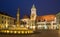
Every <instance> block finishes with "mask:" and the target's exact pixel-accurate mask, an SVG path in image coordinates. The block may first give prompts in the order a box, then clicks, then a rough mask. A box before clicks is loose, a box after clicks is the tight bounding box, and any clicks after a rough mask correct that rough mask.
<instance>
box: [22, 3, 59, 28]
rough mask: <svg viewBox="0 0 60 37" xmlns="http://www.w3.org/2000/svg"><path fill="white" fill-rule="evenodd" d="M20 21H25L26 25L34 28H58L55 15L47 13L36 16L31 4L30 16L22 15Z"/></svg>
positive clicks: (34, 8)
mask: <svg viewBox="0 0 60 37" xmlns="http://www.w3.org/2000/svg"><path fill="white" fill-rule="evenodd" d="M21 21H23V22H25V26H26V27H30V28H33V29H35V28H36V27H37V29H58V25H57V21H56V15H54V14H49V15H44V16H38V15H37V13H36V7H35V5H34V4H33V6H32V8H31V14H30V18H29V17H28V16H26V15H25V16H24V18H23V19H21Z"/></svg>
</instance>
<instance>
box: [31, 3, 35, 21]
mask: <svg viewBox="0 0 60 37" xmlns="http://www.w3.org/2000/svg"><path fill="white" fill-rule="evenodd" d="M30 18H31V20H35V19H36V8H35V6H34V4H33V6H32V8H31V17H30Z"/></svg>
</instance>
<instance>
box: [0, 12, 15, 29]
mask: <svg viewBox="0 0 60 37" xmlns="http://www.w3.org/2000/svg"><path fill="white" fill-rule="evenodd" d="M11 25H15V18H13V17H11V16H9V15H8V14H6V13H3V12H0V26H2V28H8V26H11Z"/></svg>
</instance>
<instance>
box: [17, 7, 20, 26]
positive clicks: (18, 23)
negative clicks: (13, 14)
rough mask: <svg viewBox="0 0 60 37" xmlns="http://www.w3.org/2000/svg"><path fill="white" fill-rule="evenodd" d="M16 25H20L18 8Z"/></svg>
mask: <svg viewBox="0 0 60 37" xmlns="http://www.w3.org/2000/svg"><path fill="white" fill-rule="evenodd" d="M17 26H20V9H19V8H18V11H17Z"/></svg>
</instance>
